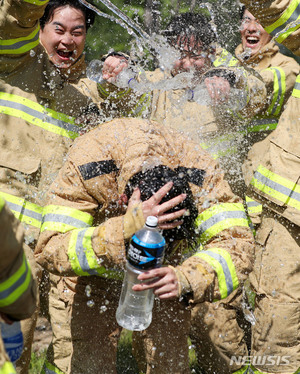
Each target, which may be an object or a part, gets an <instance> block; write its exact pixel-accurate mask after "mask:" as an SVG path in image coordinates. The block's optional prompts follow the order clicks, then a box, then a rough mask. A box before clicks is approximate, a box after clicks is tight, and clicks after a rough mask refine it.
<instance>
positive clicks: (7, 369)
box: [0, 361, 16, 374]
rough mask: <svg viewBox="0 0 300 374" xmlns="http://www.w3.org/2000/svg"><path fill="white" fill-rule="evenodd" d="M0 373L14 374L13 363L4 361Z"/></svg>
mask: <svg viewBox="0 0 300 374" xmlns="http://www.w3.org/2000/svg"><path fill="white" fill-rule="evenodd" d="M0 374H16V370H15V367H14V365H13V364H12V363H11V362H8V361H6V362H5V363H4V365H2V367H1V368H0Z"/></svg>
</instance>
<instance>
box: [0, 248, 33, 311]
mask: <svg viewBox="0 0 300 374" xmlns="http://www.w3.org/2000/svg"><path fill="white" fill-rule="evenodd" d="M30 280H31V272H30V267H29V264H28V262H27V260H26V257H25V255H23V262H22V264H21V266H20V267H19V269H18V270H17V271H16V272H15V273H14V274H13V275H12V276H11V277H9V278H8V279H7V280H6V281H4V282H2V283H0V307H1V308H3V307H6V306H8V305H11V304H13V303H14V302H15V301H16V300H17V299H19V298H20V297H21V296H22V295H23V293H24V292H25V291H26V290H27V288H28V286H29V283H30Z"/></svg>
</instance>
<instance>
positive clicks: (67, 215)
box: [41, 205, 93, 233]
mask: <svg viewBox="0 0 300 374" xmlns="http://www.w3.org/2000/svg"><path fill="white" fill-rule="evenodd" d="M92 224H93V216H92V215H91V214H89V213H87V212H82V211H81V210H78V209H74V208H70V207H65V206H60V205H47V206H46V207H45V208H44V210H43V224H42V227H41V232H43V231H45V230H51V231H58V232H61V233H65V232H67V231H70V230H73V229H74V228H78V229H80V228H86V227H90V226H92Z"/></svg>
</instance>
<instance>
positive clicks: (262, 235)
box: [241, 0, 300, 374]
mask: <svg viewBox="0 0 300 374" xmlns="http://www.w3.org/2000/svg"><path fill="white" fill-rule="evenodd" d="M242 2H243V3H244V4H245V6H246V7H247V9H249V11H250V12H251V14H253V15H254V17H256V18H258V19H259V21H260V23H261V24H262V26H263V27H264V28H265V30H266V31H267V32H268V33H269V34H271V35H272V37H273V38H274V40H275V41H277V42H278V43H281V44H283V45H284V46H286V47H288V48H289V49H290V50H291V51H292V52H293V53H294V54H295V55H296V56H299V51H300V49H299V46H300V38H299V33H300V31H299V30H300V29H299V22H297V21H296V20H297V17H298V15H299V11H298V9H299V6H300V2H299V0H296V1H276V2H275V1H274V2H272V1H269V2H265V1H247V0H245V1H242ZM299 85H300V78H299V75H298V76H297V78H296V83H295V86H294V89H293V91H292V95H291V97H290V99H289V100H288V102H287V104H286V107H285V109H284V111H283V113H282V115H281V117H280V119H279V122H278V125H277V128H276V129H275V130H274V131H273V132H272V133H271V134H270V135H269V136H268V137H267V138H266V139H265V140H263V141H262V142H260V143H258V144H255V145H254V146H253V148H252V149H251V151H250V152H249V154H248V157H247V163H246V164H245V167H244V170H245V176H246V181H247V183H248V185H249V188H248V191H247V193H248V195H249V196H250V197H252V198H254V199H255V200H257V201H259V202H260V203H261V204H262V206H263V211H262V219H261V224H260V226H259V229H258V230H257V234H256V242H257V245H256V262H255V267H254V271H253V273H252V274H251V276H250V281H251V285H252V287H253V288H254V290H255V293H256V298H255V311H254V315H255V318H256V322H255V325H254V326H253V327H252V348H251V349H252V350H251V355H252V356H253V358H255V357H256V358H257V357H258V358H259V359H256V360H252V361H251V368H245V370H244V371H241V372H249V371H250V372H251V371H252V372H255V373H258V374H259V373H279V372H280V373H282V374H284V373H297V372H299V367H300V355H299V341H298V330H299V322H298V320H299V296H297V295H298V281H297V280H298V277H299V268H298V262H299V244H300V243H299V232H300V230H299V224H300V213H299V209H300V206H299V192H300V185H299V180H300V178H299V177H300V162H299V156H300V155H299V150H300V147H299V145H300V141H299V116H300V113H299V98H300V90H299ZM253 173H254V175H253Z"/></svg>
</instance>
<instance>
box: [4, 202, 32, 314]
mask: <svg viewBox="0 0 300 374" xmlns="http://www.w3.org/2000/svg"><path fill="white" fill-rule="evenodd" d="M0 228H1V262H0V290H1V292H0V312H1V314H2V313H3V314H5V315H6V316H8V318H10V319H13V320H20V319H25V318H28V317H30V316H31V314H32V313H33V312H34V310H35V307H36V284H35V282H34V280H33V278H32V275H31V271H30V267H29V265H28V263H27V260H26V258H25V255H24V252H23V239H24V232H23V228H22V225H21V223H20V222H19V221H18V220H17V219H16V218H15V217H14V215H13V214H12V213H11V212H10V210H9V209H8V208H7V206H6V205H5V202H4V200H3V199H2V198H0Z"/></svg>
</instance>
